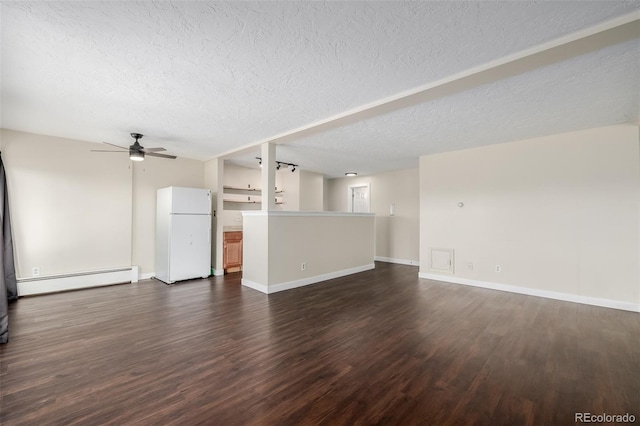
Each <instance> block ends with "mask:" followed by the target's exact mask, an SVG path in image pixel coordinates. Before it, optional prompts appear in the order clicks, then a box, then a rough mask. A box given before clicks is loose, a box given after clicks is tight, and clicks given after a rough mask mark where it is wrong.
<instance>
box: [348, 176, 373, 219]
mask: <svg viewBox="0 0 640 426" xmlns="http://www.w3.org/2000/svg"><path fill="white" fill-rule="evenodd" d="M347 197H348V200H347V211H348V212H349V213H370V212H371V184H369V183H363V184H357V185H349V187H348V188H347Z"/></svg>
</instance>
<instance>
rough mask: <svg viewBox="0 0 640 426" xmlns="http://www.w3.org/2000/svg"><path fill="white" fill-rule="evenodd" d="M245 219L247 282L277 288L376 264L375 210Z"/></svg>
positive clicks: (271, 289)
mask: <svg viewBox="0 0 640 426" xmlns="http://www.w3.org/2000/svg"><path fill="white" fill-rule="evenodd" d="M243 219H244V241H243V243H244V252H243V279H242V283H243V285H246V286H249V287H252V288H255V289H257V290H260V291H263V292H265V293H273V292H276V291H282V290H286V289H290V288H294V287H299V286H302V285H308V284H312V283H315V282H319V281H324V280H327V279H330V278H335V277H338V276H343V275H348V274H353V273H356V272H360V271H364V270H367V269H372V268H373V267H374V264H373V260H374V259H373V258H374V252H373V239H374V217H373V215H369V214H351V213H339V214H332V213H323V212H318V213H311V212H263V211H257V212H245V213H244V217H243ZM302 263H305V266H306V268H305V269H304V270H302V268H301V265H302Z"/></svg>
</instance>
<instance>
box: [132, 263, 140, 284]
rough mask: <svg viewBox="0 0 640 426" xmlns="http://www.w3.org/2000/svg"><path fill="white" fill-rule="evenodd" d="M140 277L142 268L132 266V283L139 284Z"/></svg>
mask: <svg viewBox="0 0 640 426" xmlns="http://www.w3.org/2000/svg"><path fill="white" fill-rule="evenodd" d="M139 275H140V268H139V267H137V266H132V267H131V283H137V282H138V279H139V278H138V277H139Z"/></svg>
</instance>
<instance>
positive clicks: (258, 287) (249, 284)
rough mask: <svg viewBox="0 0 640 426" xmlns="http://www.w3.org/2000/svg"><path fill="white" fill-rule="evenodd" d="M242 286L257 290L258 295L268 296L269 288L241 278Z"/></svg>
mask: <svg viewBox="0 0 640 426" xmlns="http://www.w3.org/2000/svg"><path fill="white" fill-rule="evenodd" d="M242 285H243V286H245V287H249V288H252V289H254V290H258V291H259V292H260V293H264V294H269V287H268V286H266V285H264V284H258V283H256V282H253V281H251V280H248V279H246V278H243V279H242Z"/></svg>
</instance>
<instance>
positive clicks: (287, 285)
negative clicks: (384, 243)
mask: <svg viewBox="0 0 640 426" xmlns="http://www.w3.org/2000/svg"><path fill="white" fill-rule="evenodd" d="M375 267H376V265H375V264H374V263H370V264H368V265H362V266H356V267H354V268H349V269H343V270H341V271H334V272H329V273H327V274H322V275H315V276H313V277H307V278H302V279H300V280H294V281H288V282H284V283H278V284H273V285H270V286H266V285H264V284H258V283H256V282H253V281H250V280H247V279H245V278H243V279H242V285H243V286H245V287H249V288H252V289H254V290H258V291H261V292H262V293H265V294H271V293H277V292H279V291H285V290H291V289H293V288H297V287H304V286H306V285H310V284H315V283H318V282H321V281H327V280H331V279H334V278H340V277H344V276H346V275H351V274H357V273H358V272H364V271H368V270H371V269H375Z"/></svg>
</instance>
